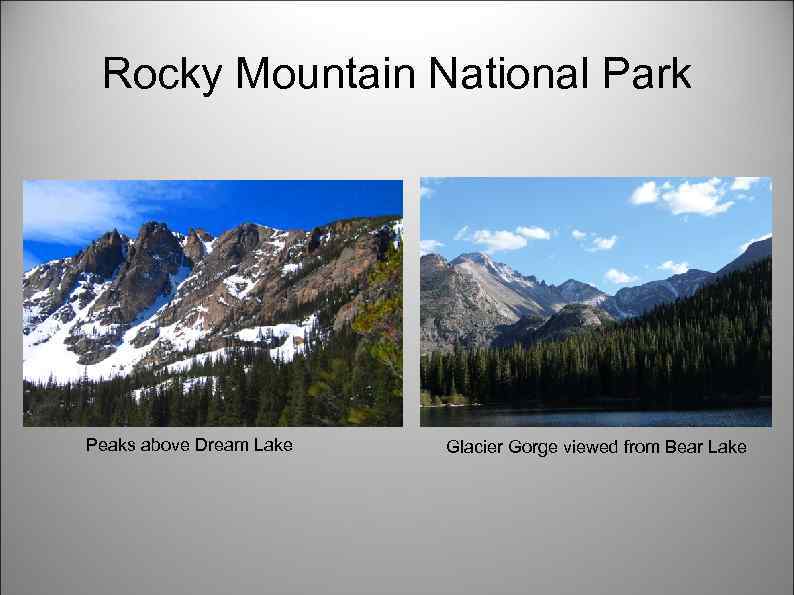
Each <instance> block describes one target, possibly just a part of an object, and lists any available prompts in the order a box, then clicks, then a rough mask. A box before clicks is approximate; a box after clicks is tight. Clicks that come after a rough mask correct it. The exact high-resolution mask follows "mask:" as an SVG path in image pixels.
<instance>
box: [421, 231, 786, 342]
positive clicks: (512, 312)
mask: <svg viewBox="0 0 794 595" xmlns="http://www.w3.org/2000/svg"><path fill="white" fill-rule="evenodd" d="M771 255H772V239H771V238H769V239H765V240H760V241H758V242H754V243H753V244H750V246H748V248H747V249H746V250H745V251H744V252H743V253H742V254H741V255H740V256H739V257H738V258H736V259H735V260H733V261H732V262H730V263H728V264H727V265H726V266H724V267H723V268H722V269H720V270H719V271H717V272H716V273H711V272H708V271H702V270H698V269H690V270H688V271H687V272H686V273H683V274H680V275H673V276H671V277H668V278H666V279H662V280H658V281H650V282H648V283H644V284H642V285H638V286H635V287H626V288H623V289H621V290H619V291H618V292H617V293H616V294H615V295H609V294H607V293H606V292H604V291H602V290H600V289H598V288H597V287H594V286H592V285H589V284H587V283H583V282H581V281H577V280H575V279H568V280H567V281H565V282H564V283H562V284H560V285H552V284H547V283H546V282H545V281H539V280H538V279H537V278H536V277H535V276H532V275H530V276H526V275H523V274H521V273H519V272H517V271H515V270H513V269H512V268H511V267H509V266H508V265H506V264H503V263H499V262H496V261H494V260H493V259H492V258H491V257H489V256H488V255H486V254H482V253H470V254H462V255H460V256H458V257H457V258H455V259H454V260H451V261H449V262H447V261H446V260H445V259H444V258H443V257H442V256H440V255H438V254H428V255H426V256H423V257H422V260H421V267H420V285H421V316H420V324H421V327H420V328H421V331H420V333H421V337H420V338H421V351H422V353H423V354H424V353H430V352H432V351H450V350H452V349H453V348H454V347H455V346H461V347H465V348H471V347H476V346H499V345H509V344H512V343H513V342H515V341H520V342H524V343H527V342H533V341H538V340H547V339H552V338H561V337H564V336H566V335H568V334H570V333H572V332H577V329H581V328H586V327H592V326H598V325H601V324H604V323H606V322H608V321H610V320H622V319H625V318H630V317H636V316H639V315H641V314H643V313H644V312H647V311H648V310H650V309H652V308H654V307H655V306H658V305H660V304H664V303H669V302H672V301H674V300H677V299H679V298H684V297H689V296H691V295H693V294H694V293H695V292H697V291H698V290H699V289H700V288H701V287H703V286H704V285H706V284H708V283H709V282H711V281H712V280H714V279H717V278H719V277H721V276H723V275H726V274H728V273H730V272H733V271H735V270H739V269H742V268H745V267H747V266H749V265H751V264H753V263H754V262H757V261H758V260H761V259H763V258H766V257H769V256H771Z"/></svg>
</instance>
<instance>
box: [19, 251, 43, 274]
mask: <svg viewBox="0 0 794 595" xmlns="http://www.w3.org/2000/svg"><path fill="white" fill-rule="evenodd" d="M40 264H41V260H39V259H38V257H37V256H36V255H35V254H33V253H32V252H28V251H27V250H23V251H22V270H23V271H29V270H30V269H32V268H33V267H36V266H38V265H40Z"/></svg>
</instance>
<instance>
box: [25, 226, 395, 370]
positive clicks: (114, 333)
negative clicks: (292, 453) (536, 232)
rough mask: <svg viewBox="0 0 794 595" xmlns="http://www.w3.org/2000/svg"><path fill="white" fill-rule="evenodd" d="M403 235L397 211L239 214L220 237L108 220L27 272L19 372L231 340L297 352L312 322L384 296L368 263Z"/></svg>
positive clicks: (149, 356)
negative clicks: (116, 225)
mask: <svg viewBox="0 0 794 595" xmlns="http://www.w3.org/2000/svg"><path fill="white" fill-rule="evenodd" d="M401 238H402V220H401V219H400V218H398V217H393V216H384V217H372V218H357V219H348V220H341V221H336V222H333V223H329V224H327V225H323V226H320V227H317V228H314V229H311V230H309V231H304V230H279V229H275V228H273V227H268V226H264V225H257V224H253V223H244V224H242V225H239V226H237V227H235V228H233V229H230V230H228V231H226V232H225V233H223V234H221V235H220V236H217V237H214V236H212V235H211V234H209V233H207V232H206V231H203V230H201V229H190V230H189V231H188V233H187V234H182V233H179V232H176V231H173V230H171V229H169V227H168V226H167V225H166V224H165V223H159V222H154V221H152V222H149V223H146V224H144V225H143V226H142V227H141V228H140V230H139V232H138V235H137V237H135V238H132V237H127V236H125V235H124V234H122V233H119V232H118V231H116V230H112V231H109V232H107V233H106V234H104V235H103V236H102V237H100V238H98V239H97V240H95V241H94V242H92V243H91V244H90V245H89V246H86V247H85V249H83V250H81V251H80V252H78V253H77V254H75V255H74V256H71V257H68V258H62V259H58V260H53V261H50V262H47V263H44V264H41V265H39V266H37V267H35V268H33V269H31V270H30V271H28V272H26V273H25V275H24V277H23V279H22V291H23V375H24V377H25V379H27V380H36V381H42V382H46V381H47V380H48V379H50V378H52V379H53V380H55V381H58V382H65V381H73V380H76V379H80V378H82V377H83V376H84V375H85V376H87V377H88V378H91V379H99V378H104V379H108V378H111V377H116V376H125V375H127V374H129V373H130V372H132V371H133V370H136V369H140V368H141V367H146V368H147V369H160V368H165V367H167V368H168V369H169V370H171V371H176V372H178V371H179V370H181V369H184V368H186V367H187V366H188V365H189V364H190V363H192V362H196V361H202V359H203V360H204V361H206V360H207V358H210V357H215V356H218V355H222V354H223V353H224V350H225V349H226V348H227V346H228V345H229V344H230V342H233V343H238V344H239V343H246V342H247V343H249V344H256V345H258V346H263V345H264V346H267V347H268V348H269V349H270V351H271V356H272V357H273V358H274V359H276V358H278V359H281V360H283V361H288V360H291V359H292V357H293V356H294V355H295V354H296V353H299V352H301V350H302V349H303V343H304V337H305V335H306V334H307V333H309V332H315V333H320V334H323V333H325V334H327V333H330V332H333V331H334V330H336V329H339V328H340V327H341V326H343V325H345V324H347V323H350V322H351V321H353V319H354V318H355V316H356V313H357V312H358V311H360V309H361V308H362V306H363V305H364V304H371V303H375V302H376V301H377V300H378V299H379V296H380V294H381V293H383V292H384V290H385V288H384V287H381V286H379V285H378V282H374V281H371V280H370V279H369V274H370V273H371V271H372V270H373V269H374V267H375V266H376V264H377V263H379V261H381V260H382V259H383V258H384V255H385V253H386V251H387V250H388V249H389V246H391V245H397V244H399V243H400V242H401ZM389 291H390V292H392V293H393V292H394V291H399V292H400V295H401V289H400V288H397V289H394V288H389ZM398 322H399V321H398ZM321 323H324V326H325V328H320V327H321V326H323V324H321ZM395 332H396V333H398V332H401V329H396V331H395Z"/></svg>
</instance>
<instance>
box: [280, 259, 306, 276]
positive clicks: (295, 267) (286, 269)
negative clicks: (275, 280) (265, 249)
mask: <svg viewBox="0 0 794 595" xmlns="http://www.w3.org/2000/svg"><path fill="white" fill-rule="evenodd" d="M302 268H303V263H302V262H299V263H297V264H292V263H289V264H285V265H284V266H283V267H281V276H282V277H286V276H287V275H289V274H291V273H294V272H296V271H299V270H301V269H302Z"/></svg>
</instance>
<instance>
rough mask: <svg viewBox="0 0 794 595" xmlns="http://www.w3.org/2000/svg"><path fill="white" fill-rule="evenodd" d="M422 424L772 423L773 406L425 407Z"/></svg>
mask: <svg viewBox="0 0 794 595" xmlns="http://www.w3.org/2000/svg"><path fill="white" fill-rule="evenodd" d="M420 418H421V423H422V426H441V427H483V426H491V427H493V426H496V427H521V426H531V427H540V426H547V427H603V426H609V427H653V426H656V427H728V428H733V427H771V426H772V406H771V404H770V405H760V406H758V407H743V408H736V409H706V410H699V411H540V410H538V409H532V408H526V409H522V408H515V407H499V406H488V407H423V408H422V409H421V413H420Z"/></svg>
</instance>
